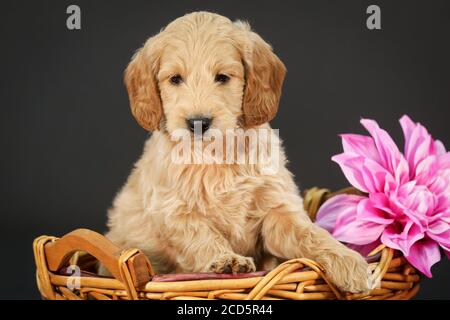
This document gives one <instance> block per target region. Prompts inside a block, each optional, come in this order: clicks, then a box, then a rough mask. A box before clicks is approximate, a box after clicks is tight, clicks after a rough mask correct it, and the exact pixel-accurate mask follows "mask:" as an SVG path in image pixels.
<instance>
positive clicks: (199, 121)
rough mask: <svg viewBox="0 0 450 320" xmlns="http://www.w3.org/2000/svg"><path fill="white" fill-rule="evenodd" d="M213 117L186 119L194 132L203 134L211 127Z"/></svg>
mask: <svg viewBox="0 0 450 320" xmlns="http://www.w3.org/2000/svg"><path fill="white" fill-rule="evenodd" d="M211 122H212V119H211V118H206V117H202V118H190V119H187V120H186V123H187V126H188V128H189V130H190V131H191V132H193V133H194V134H198V135H202V134H203V133H205V132H206V131H207V130H208V129H209V128H210V127H211Z"/></svg>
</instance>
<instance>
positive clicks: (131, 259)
mask: <svg viewBox="0 0 450 320" xmlns="http://www.w3.org/2000/svg"><path fill="white" fill-rule="evenodd" d="M44 250H45V256H46V258H47V259H46V260H47V266H48V269H49V270H50V271H53V272H56V271H58V270H59V269H60V268H62V267H63V266H64V265H65V264H66V263H67V262H68V261H69V259H70V258H71V256H72V255H73V254H74V253H75V252H77V251H85V252H87V253H89V254H90V255H92V256H94V257H95V258H97V260H98V261H100V262H101V263H102V264H103V265H104V266H105V267H106V268H107V269H108V271H109V272H111V274H112V275H113V276H114V278H116V279H117V280H119V281H121V282H122V283H125V282H128V281H132V283H133V285H134V287H141V286H142V285H145V284H146V283H147V282H148V281H150V279H151V276H152V275H153V271H152V268H151V264H150V262H149V261H148V259H147V257H146V256H145V255H144V253H142V252H140V251H139V250H137V249H134V250H123V249H121V248H119V247H118V246H116V245H115V244H114V243H112V242H111V241H110V240H109V239H107V238H106V237H104V236H103V235H101V234H99V233H97V232H94V231H91V230H88V229H77V230H75V231H72V232H70V233H68V234H66V235H65V236H63V237H62V238H60V239H58V240H56V241H53V242H48V243H47V244H46V245H45V248H44ZM124 268H125V269H126V271H125V273H126V274H124Z"/></svg>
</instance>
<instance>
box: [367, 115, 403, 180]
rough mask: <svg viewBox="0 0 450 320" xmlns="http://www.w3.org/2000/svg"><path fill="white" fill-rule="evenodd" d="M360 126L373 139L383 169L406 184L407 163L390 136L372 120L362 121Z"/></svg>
mask: <svg viewBox="0 0 450 320" xmlns="http://www.w3.org/2000/svg"><path fill="white" fill-rule="evenodd" d="M361 124H362V125H363V126H364V127H365V128H366V129H367V131H369V133H370V135H371V136H372V137H373V139H374V141H375V145H376V147H377V150H378V152H379V154H380V158H381V162H382V165H383V167H385V168H386V169H387V170H388V171H389V172H391V173H393V174H394V175H395V177H396V179H397V181H399V182H406V181H407V180H408V177H409V169H408V163H407V161H406V159H405V158H404V157H403V155H402V154H401V153H400V151H399V149H398V147H397V145H396V144H395V142H394V141H393V140H392V138H391V136H390V135H389V134H388V133H387V132H386V131H385V130H383V129H381V128H380V127H379V126H378V124H377V123H376V122H375V121H373V120H369V119H362V120H361Z"/></svg>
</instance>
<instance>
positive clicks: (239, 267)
mask: <svg viewBox="0 0 450 320" xmlns="http://www.w3.org/2000/svg"><path fill="white" fill-rule="evenodd" d="M255 270H256V268H255V263H254V262H253V259H252V258H249V257H244V256H241V255H238V254H235V253H229V254H224V255H221V256H219V257H217V258H216V259H214V260H213V261H212V262H211V263H210V264H209V266H208V267H207V271H208V272H218V273H234V274H236V273H243V272H253V271H255Z"/></svg>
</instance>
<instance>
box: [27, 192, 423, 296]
mask: <svg viewBox="0 0 450 320" xmlns="http://www.w3.org/2000/svg"><path fill="white" fill-rule="evenodd" d="M342 193H359V192H358V191H357V190H355V189H352V188H347V189H343V190H340V191H338V192H335V193H331V192H330V191H329V190H327V189H319V188H312V189H309V190H307V191H306V192H305V194H304V200H305V201H304V203H305V208H306V209H307V211H308V213H309V214H310V216H311V219H313V220H314V218H315V215H316V213H317V210H318V209H319V207H320V205H321V204H322V203H323V202H324V201H326V200H327V199H329V198H330V197H332V196H334V195H337V194H342ZM33 250H34V256H35V262H36V268H37V271H36V280H37V285H38V288H39V291H40V293H41V295H42V297H43V298H44V299H51V300H61V299H69V300H80V299H99V300H110V299H112V300H131V299H144V300H154V299H157V300H171V299H176V300H186V299H187V300H189V299H227V300H261V299H263V300H265V299H291V300H330V299H347V300H353V299H364V300H384V299H410V298H412V297H414V296H415V295H416V294H417V292H418V290H419V287H420V285H419V282H420V275H419V274H418V273H417V271H416V270H415V269H414V268H413V267H412V266H411V265H410V264H408V263H407V261H406V260H405V258H404V257H402V256H400V255H398V253H397V254H396V253H395V252H394V250H392V249H390V248H386V247H384V246H380V247H378V248H376V249H375V250H374V251H372V252H371V254H369V256H370V257H368V261H369V262H370V263H369V265H370V268H371V271H372V274H371V277H372V281H374V282H375V283H379V286H378V287H377V288H376V289H373V290H372V291H371V292H370V293H367V294H351V293H346V292H340V291H339V290H338V289H337V288H336V287H335V286H334V285H333V283H331V282H330V281H329V280H328V278H327V275H326V273H325V271H324V270H323V268H322V267H321V266H320V265H319V264H318V263H316V262H314V261H312V260H309V259H305V258H298V259H292V260H289V261H286V262H284V263H282V264H280V265H279V266H277V267H276V268H275V269H273V270H271V271H270V272H268V273H261V272H260V273H254V274H248V275H240V276H238V277H236V278H231V279H230V277H228V278H224V277H220V275H215V274H210V276H208V277H206V278H207V279H205V274H201V275H200V274H198V277H197V279H196V277H195V275H189V276H188V275H185V276H184V277H183V276H182V275H181V277H180V275H177V276H178V277H175V278H176V279H178V281H170V279H171V277H170V275H169V276H166V275H164V276H160V275H158V276H155V275H154V273H153V271H152V268H151V264H150V262H149V261H148V260H147V258H146V257H145V256H144V254H143V253H142V252H141V251H139V250H138V249H124V250H122V249H120V248H118V247H116V246H115V245H114V244H112V243H111V242H110V241H109V240H107V239H106V238H104V237H103V236H101V235H99V234H97V233H95V232H93V231H90V230H86V229H79V230H75V231H73V232H71V233H69V234H67V235H65V236H64V237H62V238H61V239H58V238H56V237H51V236H41V237H39V238H37V239H35V241H34V243H33ZM97 261H100V262H101V263H103V264H104V265H105V266H106V267H107V268H108V270H109V271H110V272H111V274H112V275H113V277H111V278H108V277H102V276H99V275H97V274H95V273H94V272H95V267H96V264H97ZM69 265H70V266H72V267H71V269H70V270H79V271H80V272H79V274H75V275H74V274H72V273H71V272H69V271H68V269H67V267H68V266H69ZM74 265H76V266H77V267H76V268H74V267H73V266H74ZM164 277H165V280H162V279H164ZM152 278H153V279H152ZM172 278H174V277H172ZM179 279H182V280H179ZM167 280H169V281H167ZM69 288H72V289H69Z"/></svg>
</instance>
